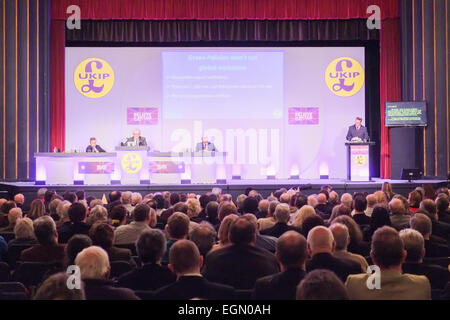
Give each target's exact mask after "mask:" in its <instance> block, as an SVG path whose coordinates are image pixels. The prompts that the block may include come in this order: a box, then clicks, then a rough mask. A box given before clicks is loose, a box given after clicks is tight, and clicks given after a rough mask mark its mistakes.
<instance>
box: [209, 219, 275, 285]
mask: <svg viewBox="0 0 450 320" xmlns="http://www.w3.org/2000/svg"><path fill="white" fill-rule="evenodd" d="M228 236H229V240H230V242H231V244H230V245H227V246H225V247H222V248H220V249H217V250H214V251H212V252H210V253H209V254H208V255H207V256H206V259H205V266H204V269H203V275H204V276H205V277H206V279H208V280H210V281H213V282H218V283H222V284H227V285H231V286H232V287H234V288H235V289H251V288H253V287H254V285H255V282H256V280H257V279H259V278H261V277H263V276H267V275H271V274H274V273H277V272H278V271H279V267H278V263H277V260H276V258H275V256H274V255H273V254H272V253H270V252H269V251H267V250H264V249H261V248H259V247H256V246H255V242H256V226H255V224H253V223H251V222H250V221H249V220H247V219H246V218H243V217H239V218H237V219H236V220H234V221H233V222H232V223H231V226H230V230H229V233H228Z"/></svg>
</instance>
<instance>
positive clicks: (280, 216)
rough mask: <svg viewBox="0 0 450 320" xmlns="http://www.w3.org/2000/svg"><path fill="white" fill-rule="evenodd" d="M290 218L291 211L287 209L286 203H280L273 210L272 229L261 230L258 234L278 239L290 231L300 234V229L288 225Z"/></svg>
mask: <svg viewBox="0 0 450 320" xmlns="http://www.w3.org/2000/svg"><path fill="white" fill-rule="evenodd" d="M290 217H291V211H290V209H289V205H287V204H286V203H280V204H279V205H277V207H276V209H275V214H274V218H275V221H276V223H275V225H274V226H273V227H270V228H267V229H264V230H261V232H260V233H261V234H263V235H268V236H272V237H275V238H278V237H280V236H281V235H282V234H283V233H285V232H286V231H290V230H292V231H297V232H299V233H300V229H298V228H296V227H293V226H289V225H288V222H289V219H290Z"/></svg>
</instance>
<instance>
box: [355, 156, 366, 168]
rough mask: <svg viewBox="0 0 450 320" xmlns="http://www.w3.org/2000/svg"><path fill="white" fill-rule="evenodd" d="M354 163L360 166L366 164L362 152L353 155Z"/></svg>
mask: <svg viewBox="0 0 450 320" xmlns="http://www.w3.org/2000/svg"><path fill="white" fill-rule="evenodd" d="M355 164H356V165H358V166H360V167H362V166H363V165H365V164H366V157H365V156H364V155H362V154H358V155H356V156H355Z"/></svg>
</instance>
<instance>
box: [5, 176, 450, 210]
mask: <svg viewBox="0 0 450 320" xmlns="http://www.w3.org/2000/svg"><path fill="white" fill-rule="evenodd" d="M385 181H387V182H390V183H391V184H392V187H393V190H394V192H395V193H399V194H403V195H405V196H407V195H408V193H409V192H410V191H411V190H413V189H414V188H416V187H417V186H421V185H422V184H425V183H430V184H432V185H433V187H434V188H439V187H442V186H448V185H449V182H448V181H447V180H431V179H428V180H426V179H422V180H414V181H411V182H408V181H406V180H388V179H378V178H373V179H372V181H369V182H352V181H347V180H345V179H315V180H304V179H297V180H294V179H292V180H291V179H288V180H282V179H276V180H230V181H227V182H226V183H216V184H165V185H163V184H140V185H89V186H87V185H36V184H35V183H34V182H1V183H0V193H1V194H0V196H1V197H3V198H12V197H13V196H14V195H15V194H17V193H22V194H24V195H25V199H26V205H28V204H29V203H30V202H31V201H32V200H33V199H34V198H35V197H36V192H37V190H38V189H39V188H47V189H52V190H55V191H56V192H57V193H59V194H62V193H64V192H65V191H77V190H84V191H85V192H86V195H87V196H89V195H92V196H95V197H97V198H101V197H102V196H103V194H105V195H106V196H107V195H108V193H109V192H111V191H113V190H120V191H132V192H140V193H141V194H142V195H143V196H145V195H146V194H148V193H153V192H162V191H171V192H180V193H181V192H184V193H189V192H193V193H197V194H202V193H205V192H210V191H211V190H212V189H213V188H215V187H217V188H220V189H222V193H229V194H231V195H232V196H233V198H235V197H237V196H238V195H239V194H241V193H244V190H245V189H246V188H247V187H252V188H254V189H256V190H258V191H259V192H260V193H261V195H262V196H263V197H267V196H268V195H270V193H271V192H273V191H275V190H277V189H280V188H286V189H290V188H297V187H300V190H301V191H302V192H303V193H304V194H306V195H309V194H314V193H317V192H318V191H319V190H320V187H321V186H323V185H330V186H332V187H333V189H334V190H335V191H336V192H338V193H339V195H341V194H342V193H345V192H349V193H353V192H365V191H366V192H369V193H373V192H375V191H377V190H380V189H381V186H382V184H383V182H385Z"/></svg>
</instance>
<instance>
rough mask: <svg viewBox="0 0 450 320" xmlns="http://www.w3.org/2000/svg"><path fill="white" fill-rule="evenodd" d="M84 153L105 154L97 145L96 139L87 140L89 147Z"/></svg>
mask: <svg viewBox="0 0 450 320" xmlns="http://www.w3.org/2000/svg"><path fill="white" fill-rule="evenodd" d="M86 152H106V151H105V150H104V149H103V148H102V147H100V146H99V145H98V144H97V139H95V138H94V137H92V138H91V139H89V145H88V146H87V148H86Z"/></svg>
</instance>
